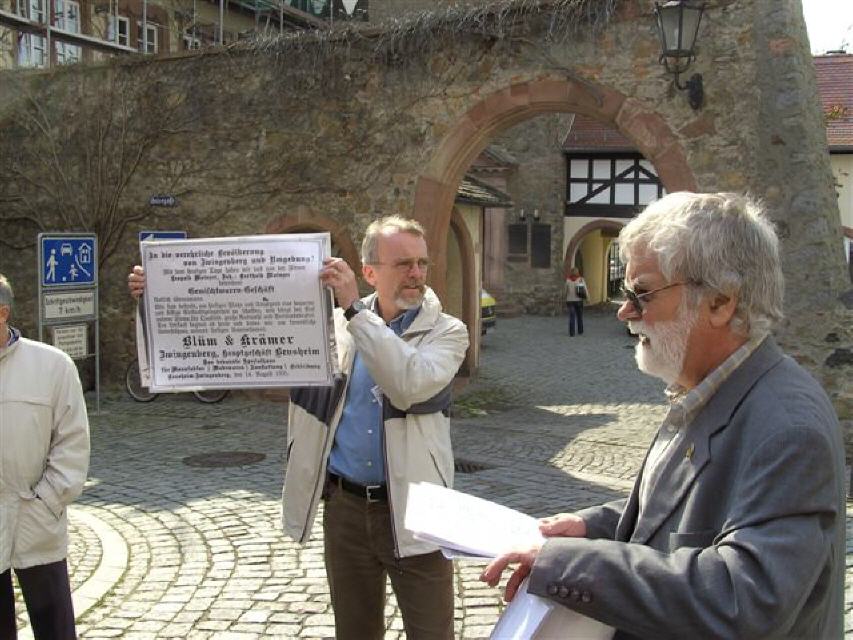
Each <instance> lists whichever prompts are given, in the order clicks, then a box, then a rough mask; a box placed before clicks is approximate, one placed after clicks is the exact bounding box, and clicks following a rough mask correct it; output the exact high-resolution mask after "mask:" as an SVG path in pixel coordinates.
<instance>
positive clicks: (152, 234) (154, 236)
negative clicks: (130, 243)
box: [139, 231, 187, 242]
mask: <svg viewBox="0 0 853 640" xmlns="http://www.w3.org/2000/svg"><path fill="white" fill-rule="evenodd" d="M186 239H187V232H186V231H140V232H139V241H140V242H143V241H147V240H186Z"/></svg>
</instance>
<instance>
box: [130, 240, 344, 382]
mask: <svg viewBox="0 0 853 640" xmlns="http://www.w3.org/2000/svg"><path fill="white" fill-rule="evenodd" d="M330 247H331V240H330V238H329V234H328V233H314V234H289V235H281V236H274V235H266V236H247V237H238V238H237V237H235V238H202V239H197V240H163V241H153V242H149V241H143V242H142V243H141V251H142V265H143V267H144V268H145V290H144V305H143V313H144V326H145V335H144V338H145V339H144V340H141V341H140V343H141V344H142V345H143V346H144V347H145V349H144V353H141V354H140V355H141V356H144V357H140V359H139V360H140V370H141V371H143V370H147V371H148V373H149V374H150V381H148V382H149V385H148V386H150V388H151V390H152V391H155V392H158V393H159V392H164V391H165V392H169V391H181V390H184V391H186V390H190V389H199V388H203V389H218V388H221V389H236V388H271V387H293V386H300V387H301V386H329V385H331V384H332V379H333V377H334V374H335V373H336V372H337V366H338V362H337V357H336V355H335V345H334V326H333V323H332V304H331V297H330V295H329V290H328V289H327V288H326V287H325V286H324V285H323V283H322V282H321V281H320V269H321V267H322V264H323V259H324V258H325V257H327V256H328V255H329V251H330ZM140 326H141V325H140ZM141 375H144V374H141Z"/></svg>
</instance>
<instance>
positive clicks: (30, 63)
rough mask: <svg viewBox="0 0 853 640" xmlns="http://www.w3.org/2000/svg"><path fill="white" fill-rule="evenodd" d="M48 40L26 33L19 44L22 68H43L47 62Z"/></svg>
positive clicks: (19, 57)
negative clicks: (46, 49)
mask: <svg viewBox="0 0 853 640" xmlns="http://www.w3.org/2000/svg"><path fill="white" fill-rule="evenodd" d="M46 44H47V42H46V40H45V39H44V38H43V37H42V36H36V35H33V34H31V33H25V34H23V35H22V36H21V40H20V41H19V43H18V65H19V66H21V67H43V66H45V63H46V62H47V57H46V55H45V48H46Z"/></svg>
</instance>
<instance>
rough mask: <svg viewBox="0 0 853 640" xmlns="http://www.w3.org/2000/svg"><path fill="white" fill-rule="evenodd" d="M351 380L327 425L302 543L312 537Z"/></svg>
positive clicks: (303, 526) (346, 381)
mask: <svg viewBox="0 0 853 640" xmlns="http://www.w3.org/2000/svg"><path fill="white" fill-rule="evenodd" d="M349 379H350V376H349V375H347V376H346V378H345V380H344V388H343V389H341V393H340V395H339V396H338V405H337V407H335V415H334V416H332V419H331V421H330V424H328V425H325V426H326V437H325V438H324V439H323V448H322V449H321V450H320V459H319V460H318V461H317V477H316V478H315V479H314V495H313V496H312V498H311V505H310V507H309V508H308V513H306V514H305V524H304V525H302V537H301V539H300V542H302V543H304V542H307V541H308V538H309V537H310V536H311V530H310V528H309V526H308V524H309V523H310V522H311V521H312V520H313V518H312V515H315V516H316V514H317V505H318V502H319V501H320V497H321V496H322V495H323V487H324V485H325V482H324V481H323V479H324V477H325V475H326V465H327V464H328V460H329V453H330V451H327V449H331V447H329V439H330V438H331V435H332V431H333V428H332V425H335V427H337V422H338V420H339V415H338V414H339V412H338V409H339V408H342V407H343V403H344V402H345V401H346V397H347V389H348V388H349ZM333 400H334V387H333V391H332V396H331V397H330V398H329V402H332V401H333ZM324 460H325V462H324Z"/></svg>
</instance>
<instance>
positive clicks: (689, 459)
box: [617, 336, 784, 544]
mask: <svg viewBox="0 0 853 640" xmlns="http://www.w3.org/2000/svg"><path fill="white" fill-rule="evenodd" d="M782 358H784V354H783V353H782V351H781V350H780V349H779V347H778V346H776V342H775V341H774V340H773V338H771V337H769V336H768V337H767V338H765V339H764V341H763V342H762V343H761V344H760V345H759V346H758V347H757V348H756V349H755V351H753V353H752V355H750V356H749V358H747V359H746V361H744V363H743V364H742V365H741V366H740V367H738V368H737V369H736V370H735V371H733V372H732V374H731V375H730V376H729V377H728V379H727V380H726V381H725V382H723V384H722V385H720V388H719V389H717V392H716V393H715V394H714V395H713V396H712V397H711V398H710V399H709V400H708V402H707V403H706V404H705V406H704V408H702V410H701V411H700V412H699V413H698V414H697V416H696V417H695V418H694V420H693V422H692V423H691V424H690V425H689V426H688V427H687V431H686V432H685V435H684V438H682V439H681V441H680V442H679V443H678V444H677V445H676V449H675V451H674V452H673V455H672V456H671V457H670V458H669V460H668V462H667V463H666V466H665V467H664V469H663V470H662V472H661V474H660V476H659V477H658V481H657V482H656V483H655V485H654V486H653V487H652V488H651V494H652V496H653V497H654V498H653V500H650V501H649V504H648V505H646V508H645V509H644V512H643V514H642V518H641V519H640V520H639V522H637V524H636V527H633V526H632V524H633V522H634V521H636V519H637V511H638V508H639V503H638V500H639V491H638V489H639V486H640V479H641V478H640V477H638V478H637V481H636V483H635V485H634V490H633V491H632V493H631V496H630V498H629V500H628V504H626V506H625V511H624V513H623V514H622V518H621V519H620V522H619V526H618V527H617V540H618V539H620V538H619V536H620V534H621V535H622V536H623V538H621V539H629V536H630V541H631V542H637V543H639V544H646V543H647V542H648V541H649V540H650V539H651V537H652V536H653V535H654V534H655V533H656V532H657V531H658V529H659V528H660V527H661V525H662V524H663V523H664V522H665V521H666V519H667V518H668V517H669V516H670V514H672V512H673V511H675V509H676V508H677V507H678V505H679V503H680V502H681V501H682V499H683V498H684V495H685V494H686V493H687V490H688V489H689V488H690V486H691V485H692V484H693V481H694V480H695V479H696V476H698V475H699V473H700V472H701V471H702V469H703V468H704V467H705V465H706V464H708V462H709V461H710V459H711V454H710V441H711V437H712V436H713V435H714V434H715V433H717V432H718V431H720V430H721V429H723V428H724V427H726V426H727V425H728V424H729V422H730V421H731V418H732V415H733V414H734V412H735V410H736V409H737V407H738V406H739V405H740V403H741V401H742V400H743V398H744V397H746V395H747V394H748V393H749V392H750V391H751V390H752V388H753V387H754V386H755V384H756V383H757V382H758V380H759V379H761V377H762V376H764V374H765V373H767V371H769V370H770V369H771V368H772V367H774V366H775V365H776V364H778V363H779V361H780V360H782ZM643 466H644V467H645V463H644V465H643ZM641 474H642V471H641ZM631 529H633V533H631Z"/></svg>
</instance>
